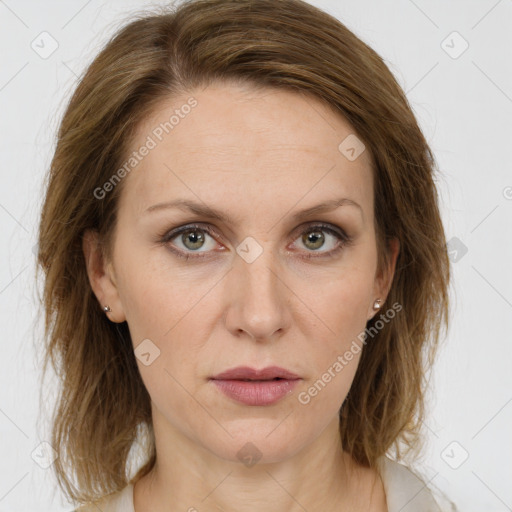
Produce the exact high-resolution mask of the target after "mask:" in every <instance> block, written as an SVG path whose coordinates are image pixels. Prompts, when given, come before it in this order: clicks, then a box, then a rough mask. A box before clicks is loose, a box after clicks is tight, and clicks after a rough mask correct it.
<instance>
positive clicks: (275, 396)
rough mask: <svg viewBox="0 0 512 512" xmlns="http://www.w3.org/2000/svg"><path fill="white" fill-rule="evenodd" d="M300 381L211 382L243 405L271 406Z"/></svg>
mask: <svg viewBox="0 0 512 512" xmlns="http://www.w3.org/2000/svg"><path fill="white" fill-rule="evenodd" d="M299 380H300V379H293V380H292V379H282V380H264V381H244V380H215V379H214V380H213V382H214V383H215V385H216V386H217V387H218V388H219V389H220V390H221V391H222V392H223V393H224V394H225V395H227V396H229V397H230V398H232V399H233V400H236V401H237V402H241V403H243V404H245V405H271V404H274V403H276V402H277V401H279V400H281V398H283V397H284V396H286V395H287V394H288V393H290V392H291V391H292V389H293V388H294V387H295V385H296V384H297V383H298V382H299Z"/></svg>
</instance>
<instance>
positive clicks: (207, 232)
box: [161, 225, 216, 259]
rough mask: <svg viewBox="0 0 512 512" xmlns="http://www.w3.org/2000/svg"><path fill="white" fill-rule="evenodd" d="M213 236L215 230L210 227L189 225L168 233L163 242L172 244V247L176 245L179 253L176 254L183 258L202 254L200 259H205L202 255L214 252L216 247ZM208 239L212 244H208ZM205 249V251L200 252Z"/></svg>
mask: <svg viewBox="0 0 512 512" xmlns="http://www.w3.org/2000/svg"><path fill="white" fill-rule="evenodd" d="M212 234H213V230H212V229H211V228H210V227H208V226H204V227H201V226H195V225H187V226H182V227H180V228H178V229H175V230H173V231H171V232H169V233H167V234H166V235H164V237H163V238H162V240H161V242H162V243H166V244H169V243H170V242H172V244H171V245H174V246H176V247H177V248H178V251H174V252H176V254H178V256H182V257H183V258H186V259H188V258H189V255H190V252H195V253H201V256H199V257H204V254H202V253H205V252H208V251H210V250H212V249H213V248H214V247H215V245H216V243H215V241H214V240H213V238H212V236H211V235H212ZM208 238H209V239H210V244H208V243H207V242H208ZM174 240H176V242H173V241H174ZM205 247H206V249H205V250H203V251H200V250H199V249H203V248H205ZM193 257H196V256H193Z"/></svg>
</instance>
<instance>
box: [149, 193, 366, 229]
mask: <svg viewBox="0 0 512 512" xmlns="http://www.w3.org/2000/svg"><path fill="white" fill-rule="evenodd" d="M341 206H354V207H356V208H357V209H358V210H359V212H360V214H361V217H362V218H363V219H364V212H363V209H362V207H361V205H360V204H359V203H356V202H355V201H353V200H352V199H349V198H346V197H341V198H337V199H330V200H328V201H324V202H323V203H320V204H317V205H315V206H311V207H310V208H306V209H304V210H301V211H299V212H297V213H295V214H294V215H293V216H292V219H293V220H294V221H298V220H301V219H303V218H307V217H310V216H312V215H316V214H321V213H327V212H331V211H333V210H336V209H338V208H339V207H341ZM172 208H177V209H180V210H183V211H190V212H192V213H195V214H196V215H198V216H202V217H207V218H210V219H216V220H218V221H220V222H224V223H228V224H232V225H235V224H236V222H235V221H234V220H233V219H232V218H231V217H230V216H229V215H227V214H225V213H223V212H221V211H219V210H216V209H215V208H211V207H210V206H207V205H206V204H204V203H203V204H201V203H196V202H195V201H191V200H189V199H176V200H174V201H169V202H165V203H158V204H154V205H152V206H150V207H149V208H147V209H146V211H145V212H144V213H149V212H153V211H158V210H165V209H172Z"/></svg>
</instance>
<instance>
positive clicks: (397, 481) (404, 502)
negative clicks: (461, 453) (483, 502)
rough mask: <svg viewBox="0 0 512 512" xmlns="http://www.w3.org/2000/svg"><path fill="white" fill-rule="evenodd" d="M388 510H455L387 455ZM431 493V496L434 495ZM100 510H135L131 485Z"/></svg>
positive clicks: (85, 511)
mask: <svg viewBox="0 0 512 512" xmlns="http://www.w3.org/2000/svg"><path fill="white" fill-rule="evenodd" d="M378 466H379V473H380V476H381V478H382V483H383V485H384V491H385V494H386V503H387V506H388V512H457V509H456V507H455V505H454V504H453V503H452V502H450V501H448V500H447V499H446V497H445V496H443V495H442V494H441V493H440V492H439V491H434V490H429V489H428V488H427V486H426V484H425V482H423V480H421V479H420V478H419V477H418V476H416V475H415V474H414V473H413V472H412V471H411V470H410V469H408V468H407V467H406V466H404V465H403V464H400V463H398V462H395V461H393V460H391V459H390V458H388V457H381V458H380V459H379V460H378ZM434 492H435V497H434ZM96 505H97V506H100V510H102V512H135V510H134V505H133V484H132V483H130V484H128V485H127V486H126V487H125V488H124V489H122V490H121V491H119V492H117V493H114V494H110V495H108V496H105V497H104V498H102V499H101V500H100V501H98V502H96ZM97 506H95V505H83V506H82V507H80V508H78V509H76V510H73V512H97V511H98V508H97Z"/></svg>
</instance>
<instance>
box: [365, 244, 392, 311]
mask: <svg viewBox="0 0 512 512" xmlns="http://www.w3.org/2000/svg"><path fill="white" fill-rule="evenodd" d="M387 251H388V264H387V266H385V268H383V269H381V271H380V272H378V273H377V274H376V276H375V282H374V286H373V297H372V302H371V304H370V307H369V311H368V320H370V319H371V318H373V317H374V316H375V315H376V314H377V313H378V312H379V310H375V309H373V304H374V303H375V300H376V299H380V300H381V305H383V304H384V303H385V302H386V299H387V296H388V293H389V290H390V288H391V284H392V283H393V277H394V275H395V267H396V261H397V259H398V254H399V252H400V241H399V240H398V238H393V239H391V240H390V241H389V242H388V247H387Z"/></svg>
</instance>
